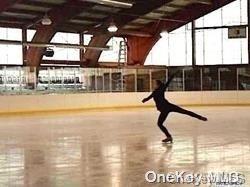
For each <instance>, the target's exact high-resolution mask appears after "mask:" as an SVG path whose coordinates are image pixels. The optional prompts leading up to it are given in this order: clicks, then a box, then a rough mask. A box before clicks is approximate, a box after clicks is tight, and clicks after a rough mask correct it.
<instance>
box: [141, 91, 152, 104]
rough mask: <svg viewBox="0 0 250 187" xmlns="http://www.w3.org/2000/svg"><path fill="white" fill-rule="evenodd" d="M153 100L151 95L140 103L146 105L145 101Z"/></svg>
mask: <svg viewBox="0 0 250 187" xmlns="http://www.w3.org/2000/svg"><path fill="white" fill-rule="evenodd" d="M152 98H153V93H152V94H151V95H150V96H148V97H147V98H144V99H143V100H142V102H143V103H146V102H147V101H149V100H150V99H152Z"/></svg>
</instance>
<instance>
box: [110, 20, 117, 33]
mask: <svg viewBox="0 0 250 187" xmlns="http://www.w3.org/2000/svg"><path fill="white" fill-rule="evenodd" d="M117 30H118V28H117V26H116V25H115V23H114V22H111V23H110V25H109V27H108V31H109V32H116V31H117Z"/></svg>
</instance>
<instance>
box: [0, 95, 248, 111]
mask: <svg viewBox="0 0 250 187" xmlns="http://www.w3.org/2000/svg"><path fill="white" fill-rule="evenodd" d="M149 94H150V93H146V92H141V93H84V94H51V95H3V96H0V114H1V115H4V114H5V115H6V114H25V113H46V112H67V111H91V110H103V109H111V110H112V109H113V110H114V109H123V108H144V107H153V106H154V102H153V101H152V100H151V101H150V102H148V103H146V104H142V103H141V100H142V99H143V98H144V97H147V96H148V95H149ZM166 97H167V98H168V99H169V101H170V102H172V103H175V104H178V105H181V106H250V91H203V92H167V93H166Z"/></svg>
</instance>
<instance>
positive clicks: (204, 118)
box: [199, 116, 207, 121]
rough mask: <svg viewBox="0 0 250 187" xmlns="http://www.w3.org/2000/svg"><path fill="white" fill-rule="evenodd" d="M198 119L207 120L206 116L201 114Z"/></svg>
mask: <svg viewBox="0 0 250 187" xmlns="http://www.w3.org/2000/svg"><path fill="white" fill-rule="evenodd" d="M199 120H201V121H207V118H206V117H203V116H201V117H199Z"/></svg>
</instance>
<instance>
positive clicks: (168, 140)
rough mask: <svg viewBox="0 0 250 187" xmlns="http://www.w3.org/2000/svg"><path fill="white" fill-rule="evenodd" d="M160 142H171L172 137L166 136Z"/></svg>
mask: <svg viewBox="0 0 250 187" xmlns="http://www.w3.org/2000/svg"><path fill="white" fill-rule="evenodd" d="M162 143H173V138H172V137H167V138H166V139H164V140H162Z"/></svg>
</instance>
